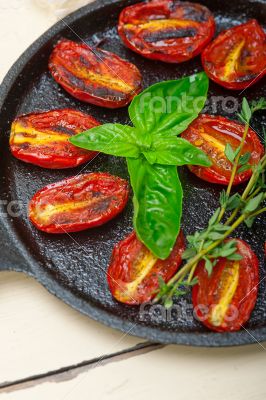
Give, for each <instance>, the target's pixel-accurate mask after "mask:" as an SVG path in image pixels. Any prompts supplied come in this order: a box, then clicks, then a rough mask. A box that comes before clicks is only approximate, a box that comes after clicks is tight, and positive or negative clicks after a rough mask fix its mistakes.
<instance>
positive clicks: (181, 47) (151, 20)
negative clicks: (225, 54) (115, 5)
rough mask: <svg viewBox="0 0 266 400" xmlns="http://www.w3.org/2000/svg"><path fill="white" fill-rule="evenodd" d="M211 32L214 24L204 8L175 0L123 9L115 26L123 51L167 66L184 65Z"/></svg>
mask: <svg viewBox="0 0 266 400" xmlns="http://www.w3.org/2000/svg"><path fill="white" fill-rule="evenodd" d="M160 21H161V22H160ZM178 28H179V29H178ZM214 32H215V21H214V18H213V16H212V14H211V12H210V11H209V10H208V9H207V8H206V7H204V6H202V5H200V4H197V3H189V2H180V1H175V0H153V1H149V2H147V3H145V2H144V3H138V4H135V5H132V6H129V7H126V8H125V9H124V10H123V11H122V12H121V14H120V17H119V25H118V33H119V35H120V37H121V39H122V41H123V42H124V44H125V45H126V46H127V47H129V48H130V49H131V50H133V51H135V52H136V53H139V54H141V55H142V56H144V57H146V58H150V59H153V60H160V61H164V62H168V63H180V62H184V61H187V60H190V59H191V58H193V57H195V56H197V55H198V54H200V53H201V51H202V50H203V49H204V47H205V46H206V45H207V44H208V43H209V42H210V40H211V38H212V37H213V35H214Z"/></svg>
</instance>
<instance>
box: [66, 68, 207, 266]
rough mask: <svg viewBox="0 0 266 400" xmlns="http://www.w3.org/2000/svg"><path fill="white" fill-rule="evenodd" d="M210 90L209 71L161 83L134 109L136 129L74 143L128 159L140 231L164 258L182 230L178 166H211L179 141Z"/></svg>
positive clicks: (100, 130) (101, 132)
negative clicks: (180, 135) (207, 74)
mask: <svg viewBox="0 0 266 400" xmlns="http://www.w3.org/2000/svg"><path fill="white" fill-rule="evenodd" d="M208 86H209V80H208V77H207V76H206V74H205V73H204V72H201V73H198V74H195V75H192V76H189V77H185V78H182V79H179V80H172V81H166V82H160V83H157V84H155V85H153V86H151V87H149V88H148V89H146V90H144V91H143V92H142V93H141V94H139V95H138V96H136V97H135V98H134V99H133V101H132V103H131V105H130V106H129V116H130V119H131V121H132V123H133V126H124V125H120V124H104V125H100V126H97V127H95V128H92V129H90V130H88V131H86V132H83V133H80V134H78V135H76V136H73V137H72V138H71V139H70V142H71V143H72V144H74V145H75V146H78V147H82V148H83V149H87V150H95V151H100V152H102V153H106V154H111V155H114V156H120V157H126V158H127V165H128V171H129V174H130V180H131V186H132V188H133V192H134V199H133V202H134V228H135V230H136V233H137V235H138V238H139V239H140V240H141V241H142V242H143V243H144V244H145V245H146V247H148V249H150V250H151V251H152V253H153V254H154V255H155V256H156V257H158V258H160V259H165V258H167V257H168V256H169V254H170V253H171V251H172V248H173V246H174V243H175V241H176V238H177V236H178V234H179V231H180V221H181V216H182V198H183V191H182V186H181V183H180V180H179V177H178V173H177V168H176V166H181V165H188V164H190V165H201V166H205V167H208V166H210V164H211V163H210V161H209V159H208V157H207V155H206V154H205V153H204V152H202V151H201V150H199V149H198V148H197V147H195V146H193V145H192V144H191V143H189V142H188V141H186V140H184V139H182V138H178V137H177V135H179V134H180V133H182V132H183V131H184V130H185V129H186V128H187V127H188V125H189V124H190V123H191V122H192V121H193V120H194V119H195V118H197V116H198V114H199V113H200V111H201V110H202V108H203V107H204V104H205V102H206V98H207V93H208Z"/></svg>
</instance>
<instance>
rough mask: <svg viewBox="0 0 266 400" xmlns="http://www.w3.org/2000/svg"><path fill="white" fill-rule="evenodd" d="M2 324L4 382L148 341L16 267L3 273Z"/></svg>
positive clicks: (0, 351)
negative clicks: (86, 312)
mask: <svg viewBox="0 0 266 400" xmlns="http://www.w3.org/2000/svg"><path fill="white" fill-rule="evenodd" d="M0 326H1V330H0V339H1V340H0V354H1V357H0V384H3V382H8V381H15V380H17V379H22V378H25V377H28V376H31V375H37V374H40V373H46V372H47V371H50V370H55V369H58V368H62V367H65V366H69V365H73V364H77V363H80V362H83V361H85V360H86V361H87V360H91V359H94V358H97V357H101V356H103V355H106V354H110V353H115V352H118V351H121V350H124V349H127V348H130V347H133V346H135V345H136V344H137V343H139V342H144V340H141V339H137V338H133V337H130V336H124V335H123V333H122V332H119V331H115V330H113V329H110V328H107V327H105V326H103V325H101V324H99V323H97V322H94V321H92V320H90V319H89V318H87V317H85V316H83V315H81V314H80V313H78V312H77V311H75V310H73V309H71V308H70V307H68V306H67V305H65V304H64V303H62V302H61V301H59V300H58V299H56V298H55V297H54V296H52V295H50V294H49V293H48V292H47V291H46V290H45V289H44V288H43V287H42V286H41V285H40V284H39V283H37V282H36V281H34V280H33V279H32V278H29V277H27V276H26V275H24V274H19V273H15V272H1V273H0Z"/></svg>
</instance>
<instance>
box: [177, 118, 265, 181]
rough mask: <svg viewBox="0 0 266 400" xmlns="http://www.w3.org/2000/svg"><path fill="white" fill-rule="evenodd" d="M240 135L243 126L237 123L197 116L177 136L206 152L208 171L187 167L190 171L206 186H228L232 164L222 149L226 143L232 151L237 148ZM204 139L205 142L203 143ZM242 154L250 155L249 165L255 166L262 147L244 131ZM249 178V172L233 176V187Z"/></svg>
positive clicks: (262, 149)
mask: <svg viewBox="0 0 266 400" xmlns="http://www.w3.org/2000/svg"><path fill="white" fill-rule="evenodd" d="M243 133H244V125H243V124H240V123H239V122H236V121H232V120H229V119H227V118H225V117H222V116H216V115H207V114H202V115H200V116H199V117H198V118H197V119H195V120H194V121H193V122H192V124H190V126H189V127H188V129H187V130H186V131H185V132H183V133H182V135H181V136H182V138H183V139H186V140H188V141H189V142H191V143H192V144H194V145H195V146H197V147H199V148H200V149H201V150H203V151H204V152H206V154H207V155H208V156H209V158H210V160H211V161H212V163H213V164H212V165H211V166H210V167H200V166H194V165H193V166H189V169H190V171H191V172H193V173H194V174H195V175H197V176H198V177H199V178H201V179H203V180H205V181H207V182H211V183H218V184H222V185H228V183H229V180H230V176H231V170H232V164H231V163H230V162H229V161H228V160H227V159H226V157H225V154H224V148H225V145H226V144H227V143H230V144H231V146H232V147H233V149H236V148H237V147H238V146H239V144H240V141H241V138H242V136H243ZM207 137H208V139H206V138H207ZM211 140H214V144H212V143H211ZM215 142H217V145H216V144H215ZM219 146H221V148H219ZM246 152H250V153H251V158H250V161H249V163H250V164H252V165H253V164H257V163H258V162H259V160H260V159H261V157H262V156H263V154H264V148H263V145H262V144H261V142H260V140H259V138H258V136H257V134H256V132H254V131H253V130H252V129H249V131H248V136H247V139H246V143H245V145H244V148H243V151H242V153H246ZM251 174H252V170H247V171H245V172H242V173H240V174H237V175H236V177H235V180H234V185H238V184H240V183H242V182H245V181H247V180H248V179H249V178H250V176H251Z"/></svg>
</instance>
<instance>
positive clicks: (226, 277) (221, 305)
mask: <svg viewBox="0 0 266 400" xmlns="http://www.w3.org/2000/svg"><path fill="white" fill-rule="evenodd" d="M229 240H233V239H229ZM236 242H237V249H238V251H237V252H238V254H240V255H241V256H242V260H240V261H228V260H227V259H225V258H220V259H219V260H218V263H217V264H216V266H215V267H214V268H213V272H212V274H211V276H208V272H207V271H206V269H205V262H204V261H202V262H200V263H199V266H198V268H197V270H196V276H197V278H198V284H197V285H196V286H194V287H193V289H192V301H193V306H194V315H196V317H197V318H198V319H199V320H200V321H201V322H202V323H203V324H204V325H206V326H207V327H208V328H210V329H212V330H214V331H217V332H225V331H238V330H239V329H241V327H242V326H243V324H244V323H245V322H247V321H248V319H249V317H250V314H251V312H252V310H253V308H254V307H255V303H256V299H257V293H258V284H259V261H258V258H257V256H256V254H255V253H254V252H253V251H252V250H251V248H250V247H249V245H248V244H247V243H245V242H244V241H243V240H240V239H237V240H236Z"/></svg>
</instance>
